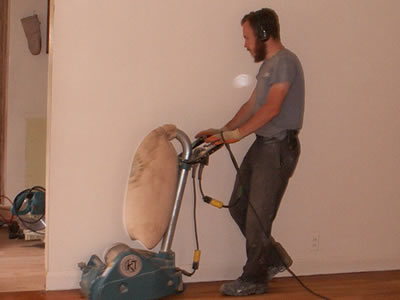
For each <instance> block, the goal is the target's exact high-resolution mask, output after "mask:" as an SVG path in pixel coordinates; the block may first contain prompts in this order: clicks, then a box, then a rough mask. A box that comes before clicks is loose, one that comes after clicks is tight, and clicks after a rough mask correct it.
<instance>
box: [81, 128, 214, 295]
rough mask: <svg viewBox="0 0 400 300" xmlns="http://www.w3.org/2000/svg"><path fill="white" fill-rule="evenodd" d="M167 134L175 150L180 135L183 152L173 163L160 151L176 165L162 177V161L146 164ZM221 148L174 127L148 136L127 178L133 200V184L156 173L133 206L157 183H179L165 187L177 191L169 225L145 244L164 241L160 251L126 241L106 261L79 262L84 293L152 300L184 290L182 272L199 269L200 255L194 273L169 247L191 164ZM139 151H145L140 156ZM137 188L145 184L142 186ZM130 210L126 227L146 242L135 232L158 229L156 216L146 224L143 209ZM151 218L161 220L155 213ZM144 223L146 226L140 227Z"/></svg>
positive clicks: (202, 161)
mask: <svg viewBox="0 0 400 300" xmlns="http://www.w3.org/2000/svg"><path fill="white" fill-rule="evenodd" d="M165 137H166V138H167V140H168V141H169V142H168V144H169V146H168V147H173V148H174V146H172V143H171V141H173V140H174V139H176V140H177V141H178V142H179V143H180V144H181V146H182V153H180V154H179V155H177V152H176V151H175V150H174V152H173V153H174V157H175V158H176V162H175V161H174V160H173V159H172V157H171V156H170V157H165V156H164V157H163V156H162V155H165V153H166V151H159V152H160V153H161V158H162V159H163V160H164V162H165V163H167V162H171V161H172V164H173V165H174V167H173V168H171V172H170V174H173V176H170V175H168V174H167V176H166V177H165V178H163V179H162V180H160V179H158V178H157V176H158V174H159V173H162V172H164V171H165V170H164V169H165V165H164V163H161V164H159V165H158V166H157V167H154V166H152V165H151V164H152V163H153V164H154V162H155V161H156V160H157V158H154V157H147V162H146V156H148V154H149V153H152V152H153V151H156V150H157V149H161V146H160V145H159V144H158V142H159V141H160V140H162V139H163V138H165ZM142 146H143V147H142ZM220 147H221V145H219V146H215V145H210V144H206V143H204V141H203V140H201V139H198V140H196V141H194V142H193V143H191V141H190V139H189V137H188V136H187V135H186V134H185V133H184V132H183V131H181V130H179V129H177V128H176V127H175V126H174V125H164V126H162V127H159V128H157V129H156V130H154V131H153V132H151V133H150V134H149V135H148V136H147V137H146V138H145V139H144V141H143V142H142V144H141V146H140V147H139V148H138V151H137V152H136V154H135V157H134V160H133V164H132V170H133V171H132V172H131V175H130V179H129V182H128V192H127V199H129V196H132V195H130V190H129V186H134V185H135V184H136V186H138V178H139V179H143V178H145V177H146V175H144V174H143V173H144V172H145V171H146V170H149V169H153V171H154V172H155V173H154V172H153V173H152V174H151V175H149V178H148V179H149V180H148V182H147V185H148V186H147V188H146V190H145V191H143V190H141V191H140V193H139V194H138V193H136V195H135V196H136V197H135V199H132V202H134V204H135V205H133V207H134V208H139V207H141V206H142V204H143V203H139V204H138V203H137V202H135V201H146V200H147V201H149V200H150V199H143V198H145V197H146V195H147V194H148V193H149V192H151V191H153V190H154V189H155V188H157V187H156V186H155V185H161V186H162V185H163V184H164V183H165V181H168V180H170V179H171V178H172V179H171V180H172V182H175V183H176V186H173V187H172V189H171V184H170V183H168V184H167V185H166V188H167V189H169V190H170V191H171V190H172V191H173V194H174V199H173V201H172V204H173V205H172V206H171V212H170V213H168V220H167V222H166V223H167V224H166V226H165V228H164V227H161V229H160V230H159V231H160V232H161V233H162V234H161V238H160V240H159V238H158V237H157V238H155V240H154V239H153V241H151V242H148V243H147V244H146V243H144V244H145V245H147V246H148V245H150V247H149V246H148V247H147V248H150V249H151V248H152V247H153V246H154V245H156V244H157V243H158V242H159V241H161V239H162V243H161V247H160V250H159V252H158V253H157V252H153V251H150V250H144V249H135V248H131V247H129V246H128V245H126V244H122V243H119V244H115V245H113V246H112V247H110V249H109V250H107V251H106V252H105V255H104V261H102V260H101V259H100V258H99V257H98V256H97V255H92V256H91V257H90V259H89V261H88V263H87V264H86V263H79V267H80V269H81V271H82V276H81V281H80V286H81V291H82V292H83V294H84V295H85V296H86V297H87V298H88V299H90V300H150V299H160V298H163V297H166V296H168V295H171V294H175V293H179V292H182V291H183V289H184V287H183V281H182V275H191V274H193V273H194V271H195V269H196V268H197V267H198V262H199V259H200V257H199V255H200V252H199V251H198V250H196V251H195V255H194V259H193V270H194V271H193V273H189V272H187V271H184V270H182V269H180V268H177V267H176V266H175V253H174V252H173V251H172V250H171V245H172V240H173V237H174V232H175V229H176V224H177V220H178V215H179V210H180V206H181V202H182V198H183V194H184V189H185V185H186V181H187V177H188V173H189V171H190V170H191V169H192V168H195V167H196V166H198V165H199V164H200V163H201V165H203V166H204V165H205V164H207V163H208V157H209V156H210V155H211V154H212V153H214V152H215V151H217V150H218V149H219V148H220ZM139 151H140V152H141V153H140V155H139ZM139 173H141V174H139ZM138 174H139V175H138ZM176 175H177V176H176ZM176 177H177V178H176ZM149 182H150V183H149ZM139 185H140V184H139ZM164 185H165V184H164ZM139 188H141V187H140V186H139ZM132 193H133V192H132ZM158 194H159V195H164V194H166V193H164V192H163V191H159V192H158ZM164 202H166V201H163V202H160V203H159V205H152V206H151V208H152V209H153V208H154V209H157V207H158V206H161V205H163V204H164ZM127 205H128V206H127ZM127 207H128V210H129V204H127V203H126V200H125V207H124V209H125V210H127ZM129 212H130V215H129ZM129 212H128V215H126V213H125V216H124V217H125V220H124V222H125V228H127V227H128V233H129V235H130V237H131V238H132V239H138V240H139V241H140V242H143V241H144V240H145V239H146V238H145V237H144V238H141V237H138V235H139V234H138V233H137V232H140V231H142V232H143V233H144V234H143V236H146V234H147V233H148V232H151V231H156V230H153V229H154V228H153V227H152V226H153V224H151V223H149V222H148V221H149V219H152V218H151V217H149V215H147V214H146V216H145V217H146V218H147V219H146V220H143V222H137V219H140V218H143V214H142V211H139V213H138V212H137V211H136V210H135V209H132V207H130V210H129ZM156 213H157V211H156ZM135 214H136V215H135ZM132 216H133V217H132ZM126 219H128V220H132V222H135V221H136V224H134V225H135V226H136V228H135V232H134V233H133V234H132V231H133V230H131V229H132V228H133V225H132V224H130V223H129V222H127V221H126ZM153 219H158V218H154V217H153ZM150 221H151V220H150ZM138 223H139V225H138ZM143 224H147V225H143ZM140 226H142V227H141V228H139V227H140ZM131 227H132V228H131Z"/></svg>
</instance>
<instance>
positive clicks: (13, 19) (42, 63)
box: [5, 0, 48, 198]
mask: <svg viewBox="0 0 400 300" xmlns="http://www.w3.org/2000/svg"><path fill="white" fill-rule="evenodd" d="M33 14H37V15H38V18H39V20H40V22H41V26H40V29H41V33H42V51H41V53H40V54H39V55H36V56H34V55H32V54H31V53H30V51H29V48H28V42H27V39H26V36H25V33H24V30H23V27H22V24H21V19H22V18H25V17H28V16H31V15H33ZM9 20H10V28H9V30H10V31H9V66H8V68H9V75H8V87H7V143H6V166H5V167H6V171H5V175H6V176H5V190H6V194H7V195H8V196H9V197H10V198H14V197H15V196H16V195H17V194H18V193H19V192H20V191H21V190H23V189H26V188H27V185H26V184H27V182H28V183H32V182H35V184H42V185H43V184H44V180H43V182H42V178H40V180H35V179H34V178H33V177H35V174H37V172H36V171H38V172H40V173H44V169H45V165H44V164H43V165H42V167H41V170H39V169H40V168H35V170H28V174H27V173H26V156H27V153H26V147H25V144H26V140H27V136H26V127H27V122H28V121H29V120H32V119H36V120H37V119H45V118H46V102H47V68H48V63H47V62H48V56H47V54H46V34H47V0H12V1H10V17H9ZM43 134H45V133H44V132H43ZM41 137H42V136H41ZM32 138H36V136H35V135H34V136H32ZM28 139H29V137H28ZM40 148H41V150H40V151H39V152H37V151H35V153H33V154H34V156H36V158H37V160H38V161H42V160H41V159H42V157H44V156H45V153H44V149H45V148H44V147H40ZM28 151H29V149H28ZM28 157H29V155H28ZM32 171H34V172H33V173H32ZM32 176H33V177H32ZM27 177H29V178H27ZM41 177H43V176H41Z"/></svg>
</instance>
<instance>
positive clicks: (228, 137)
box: [205, 128, 243, 145]
mask: <svg viewBox="0 0 400 300" xmlns="http://www.w3.org/2000/svg"><path fill="white" fill-rule="evenodd" d="M222 137H223V138H222ZM242 138H243V136H242V135H241V134H240V131H239V128H237V129H235V130H230V131H224V132H221V133H218V134H214V135H212V136H210V137H208V138H207V139H206V140H205V141H206V142H207V143H213V144H215V145H220V144H223V143H224V142H225V144H232V143H236V142H239V141H240V140H241V139H242Z"/></svg>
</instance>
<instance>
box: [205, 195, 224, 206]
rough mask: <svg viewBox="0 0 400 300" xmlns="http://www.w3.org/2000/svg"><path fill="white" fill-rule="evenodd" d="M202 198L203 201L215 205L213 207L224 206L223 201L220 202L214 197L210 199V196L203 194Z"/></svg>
mask: <svg viewBox="0 0 400 300" xmlns="http://www.w3.org/2000/svg"><path fill="white" fill-rule="evenodd" d="M203 199H204V202H206V203H208V204H210V205H212V206H215V207H218V208H222V207H223V206H224V203H223V202H221V201H219V200H216V199H212V198H211V197H208V196H204V198H203Z"/></svg>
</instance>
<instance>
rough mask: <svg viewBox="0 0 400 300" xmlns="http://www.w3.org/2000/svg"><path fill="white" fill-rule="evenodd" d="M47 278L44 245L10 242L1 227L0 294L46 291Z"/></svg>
mask: <svg viewBox="0 0 400 300" xmlns="http://www.w3.org/2000/svg"><path fill="white" fill-rule="evenodd" d="M45 276H46V274H45V267H44V245H43V243H42V242H40V241H25V240H19V239H15V240H10V239H8V228H7V227H5V226H4V227H0V292H7V291H36V290H39V291H40V290H44V287H45V280H46V278H45ZM0 299H3V295H2V294H0Z"/></svg>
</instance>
